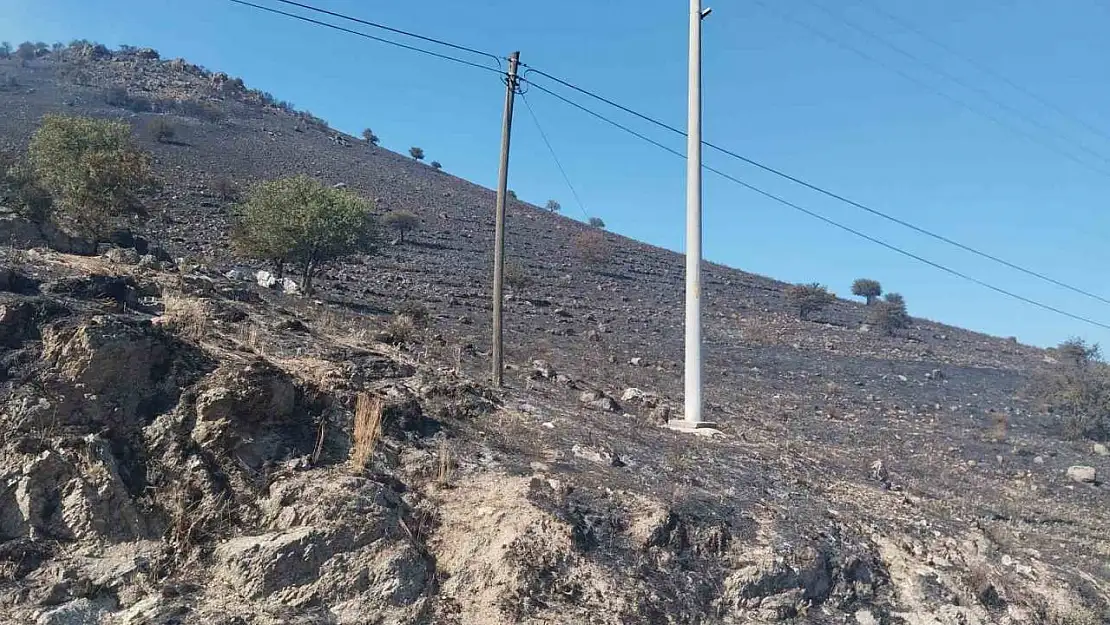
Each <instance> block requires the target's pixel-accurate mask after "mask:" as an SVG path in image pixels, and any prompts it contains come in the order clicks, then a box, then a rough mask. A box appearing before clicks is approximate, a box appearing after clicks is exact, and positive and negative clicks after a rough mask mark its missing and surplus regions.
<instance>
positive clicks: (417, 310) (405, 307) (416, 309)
mask: <svg viewBox="0 0 1110 625" xmlns="http://www.w3.org/2000/svg"><path fill="white" fill-rule="evenodd" d="M397 316H399V317H408V318H409V319H411V320H412V323H413V325H414V326H416V327H418V328H426V327H428V322H429V321H431V318H432V314H431V313H430V312H428V308H427V306H425V305H424V304H421V303H420V302H411V301H410V302H405V303H403V304H401V306H400V307H399V308H398V309H397Z"/></svg>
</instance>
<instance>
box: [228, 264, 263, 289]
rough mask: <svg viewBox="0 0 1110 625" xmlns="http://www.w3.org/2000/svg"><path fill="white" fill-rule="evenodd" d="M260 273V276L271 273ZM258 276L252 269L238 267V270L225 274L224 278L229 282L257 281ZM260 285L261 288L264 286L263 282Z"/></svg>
mask: <svg viewBox="0 0 1110 625" xmlns="http://www.w3.org/2000/svg"><path fill="white" fill-rule="evenodd" d="M258 273H259V274H262V273H266V274H269V272H263V271H260V272H258ZM257 275H258V274H255V273H254V272H252V271H251V270H250V269H247V268H246V267H236V268H234V269H232V270H231V271H229V272H227V273H225V274H224V277H225V278H227V279H228V280H241V281H249V280H254V279H256V276H257ZM258 284H259V286H262V282H259V283H258Z"/></svg>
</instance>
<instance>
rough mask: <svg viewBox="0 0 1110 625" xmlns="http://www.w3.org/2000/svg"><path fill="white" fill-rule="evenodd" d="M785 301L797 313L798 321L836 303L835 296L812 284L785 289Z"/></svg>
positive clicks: (822, 287)
mask: <svg viewBox="0 0 1110 625" xmlns="http://www.w3.org/2000/svg"><path fill="white" fill-rule="evenodd" d="M786 299H787V300H788V301H789V302H790V305H791V306H792V307H793V308H794V309H796V310H797V311H798V317H799V318H800V319H809V316H810V315H811V314H813V313H815V312H818V311H820V310H823V309H824V308H825V307H826V306H828V305H829V304H831V303H833V302H834V301H836V296H835V295H833V294H832V293H829V290H828V289H827V288H825V286H824V285H822V284H818V283H816V282H812V283H810V284H795V285H793V286H790V287H787V289H786Z"/></svg>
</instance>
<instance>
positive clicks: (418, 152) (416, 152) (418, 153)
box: [409, 146, 424, 161]
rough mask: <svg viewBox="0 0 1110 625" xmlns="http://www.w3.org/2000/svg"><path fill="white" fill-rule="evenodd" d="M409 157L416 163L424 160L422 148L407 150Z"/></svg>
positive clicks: (414, 147)
mask: <svg viewBox="0 0 1110 625" xmlns="http://www.w3.org/2000/svg"><path fill="white" fill-rule="evenodd" d="M409 156H411V157H413V158H414V159H416V160H418V161H422V160H424V148H418V147H416V146H413V147H411V148H409Z"/></svg>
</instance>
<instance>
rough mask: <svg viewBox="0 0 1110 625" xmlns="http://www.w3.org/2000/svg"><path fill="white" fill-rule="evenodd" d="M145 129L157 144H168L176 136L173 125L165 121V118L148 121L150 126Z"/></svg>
mask: <svg viewBox="0 0 1110 625" xmlns="http://www.w3.org/2000/svg"><path fill="white" fill-rule="evenodd" d="M147 128H148V129H149V131H150V134H151V136H153V137H154V140H155V141H157V142H158V143H169V142H170V141H173V138H174V137H176V136H177V129H176V128H174V125H173V124H172V123H170V120H168V119H166V118H165V117H155V118H154V119H152V120H150V124H149V125H148V126H147Z"/></svg>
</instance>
